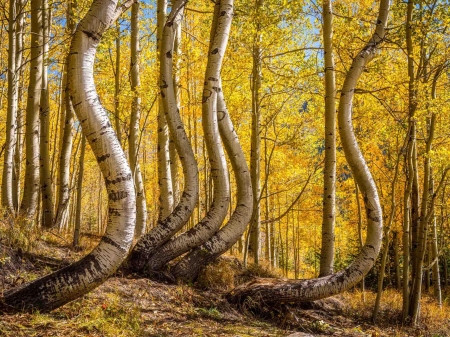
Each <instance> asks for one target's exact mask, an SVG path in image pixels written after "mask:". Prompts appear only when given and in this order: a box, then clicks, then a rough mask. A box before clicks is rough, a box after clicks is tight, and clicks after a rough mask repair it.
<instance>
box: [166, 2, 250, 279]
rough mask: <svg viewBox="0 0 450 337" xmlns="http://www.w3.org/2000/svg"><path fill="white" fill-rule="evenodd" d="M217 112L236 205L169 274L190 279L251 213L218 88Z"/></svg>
mask: <svg viewBox="0 0 450 337" xmlns="http://www.w3.org/2000/svg"><path fill="white" fill-rule="evenodd" d="M230 5H232V3H231V4H230ZM217 114H218V121H219V131H220V135H221V138H222V141H223V144H224V146H225V149H226V151H227V154H228V158H229V159H230V162H231V165H232V166H233V171H234V176H235V179H236V190H237V200H236V208H235V210H234V212H233V214H232V215H231V217H230V219H229V221H228V223H227V224H226V225H225V226H224V227H222V229H221V230H220V231H218V232H217V233H216V234H215V235H214V236H213V237H211V238H210V239H209V240H208V241H207V242H205V243H204V244H203V245H202V246H200V247H197V248H195V249H194V250H193V251H192V252H190V253H189V254H188V255H187V256H186V257H184V258H183V259H182V260H181V261H180V262H178V264H177V265H176V266H175V267H174V268H172V274H173V275H175V276H176V277H177V278H179V279H180V278H181V279H184V280H188V281H192V280H194V279H195V278H196V277H197V275H198V272H199V271H200V269H201V268H202V267H204V266H205V265H206V264H207V263H209V262H211V261H213V260H214V259H216V258H217V257H218V256H220V255H221V254H223V253H224V252H226V251H227V250H228V249H229V248H230V247H231V246H232V245H233V244H234V243H236V241H238V240H239V239H240V238H242V234H243V233H244V231H245V229H246V228H247V224H248V222H249V221H250V218H251V214H252V202H253V196H252V187H251V178H250V172H249V170H248V166H247V162H246V161H245V156H244V153H243V151H242V148H241V145H240V144H239V139H238V136H237V134H236V131H235V129H234V127H233V124H232V122H231V119H230V116H229V114H228V110H227V108H226V105H225V100H224V98H223V92H222V91H219V92H218V100H217Z"/></svg>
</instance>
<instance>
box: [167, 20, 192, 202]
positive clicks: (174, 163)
mask: <svg viewBox="0 0 450 337" xmlns="http://www.w3.org/2000/svg"><path fill="white" fill-rule="evenodd" d="M180 45H181V21H180V22H179V23H178V24H177V27H176V34H175V41H174V46H173V55H174V58H175V62H174V71H173V88H174V92H175V99H176V102H177V103H176V104H177V109H178V110H180V109H181V104H180V76H179V73H180V61H181V48H180ZM189 129H190V128H189ZM169 156H170V174H171V180H172V193H173V202H174V204H177V203H178V202H179V199H180V198H179V195H180V182H179V179H178V154H177V149H176V146H175V142H174V141H173V137H170V139H169Z"/></svg>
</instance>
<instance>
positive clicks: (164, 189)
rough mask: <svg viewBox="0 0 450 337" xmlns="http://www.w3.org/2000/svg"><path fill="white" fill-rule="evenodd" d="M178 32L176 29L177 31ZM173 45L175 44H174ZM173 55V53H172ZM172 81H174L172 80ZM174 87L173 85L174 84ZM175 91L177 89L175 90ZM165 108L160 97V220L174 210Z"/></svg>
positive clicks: (162, 17)
mask: <svg viewBox="0 0 450 337" xmlns="http://www.w3.org/2000/svg"><path fill="white" fill-rule="evenodd" d="M166 11H167V1H166V0H158V1H157V10H156V13H157V16H156V20H157V23H156V25H157V28H156V29H157V31H156V44H157V46H156V49H157V60H159V62H160V63H161V62H163V58H162V55H161V41H162V34H163V28H164V25H165V24H166ZM175 31H176V29H175ZM172 43H173V42H172ZM171 55H173V52H172V51H171ZM171 81H172V80H171ZM172 85H173V83H172ZM174 90H175V89H174ZM164 109H165V107H164V104H163V102H162V98H161V97H160V99H159V101H158V149H157V150H158V185H159V215H158V217H159V218H158V219H159V220H164V219H165V218H167V216H168V215H169V214H170V213H171V212H172V210H173V207H174V205H173V190H172V174H171V171H170V152H169V136H170V135H169V128H168V125H167V121H166V117H165V114H167V112H166V111H164Z"/></svg>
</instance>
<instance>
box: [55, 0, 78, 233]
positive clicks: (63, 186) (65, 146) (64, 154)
mask: <svg viewBox="0 0 450 337" xmlns="http://www.w3.org/2000/svg"><path fill="white" fill-rule="evenodd" d="M76 10H77V0H69V1H68V4H67V12H66V21H67V33H68V34H73V33H74V30H75V22H74V13H75V11H76ZM68 61H69V55H67V57H66V60H65V62H66V64H65V68H66V71H65V72H64V73H63V80H62V83H63V92H62V93H61V101H62V104H63V107H64V119H62V120H61V121H64V122H63V124H62V125H63V126H61V136H62V141H61V144H60V155H59V170H58V206H57V209H56V216H55V226H56V227H58V228H59V229H62V228H64V227H65V225H66V223H67V221H68V210H69V203H70V195H71V190H70V158H71V153H72V147H73V122H74V117H75V115H74V111H73V106H72V102H71V100H70V96H69V93H68V81H67V69H68Z"/></svg>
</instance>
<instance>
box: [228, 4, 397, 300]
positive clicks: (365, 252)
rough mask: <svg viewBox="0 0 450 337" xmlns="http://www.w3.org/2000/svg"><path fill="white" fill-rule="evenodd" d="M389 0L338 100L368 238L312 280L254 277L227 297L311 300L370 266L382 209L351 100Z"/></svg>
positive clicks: (376, 248)
mask: <svg viewBox="0 0 450 337" xmlns="http://www.w3.org/2000/svg"><path fill="white" fill-rule="evenodd" d="M389 6H390V1H389V0H381V3H380V9H379V14H378V20H377V26H376V30H375V33H374V34H373V35H372V37H371V39H370V41H369V42H368V43H367V44H366V46H365V47H364V48H363V49H362V50H361V51H360V52H359V53H358V55H357V56H356V57H355V59H354V60H353V62H352V65H351V67H350V70H349V71H348V73H347V76H346V78H345V81H344V84H343V88H342V91H341V99H340V102H339V115H338V122H339V130H340V136H341V140H342V145H343V148H344V152H345V157H346V159H347V162H348V164H349V166H350V168H351V170H352V172H353V175H354V177H355V180H356V182H357V183H358V186H359V187H360V189H361V193H362V194H363V197H364V205H365V208H366V214H367V221H368V224H367V238H366V243H365V245H364V247H363V248H362V250H361V252H360V253H359V254H358V255H357V256H356V258H355V260H354V261H353V262H352V263H351V264H350V265H349V266H348V267H347V268H345V269H344V270H342V271H340V272H338V273H335V274H332V275H329V276H325V277H321V278H317V279H312V280H303V281H301V280H270V279H257V280H255V281H253V282H250V283H248V284H244V285H241V286H239V287H237V288H235V289H234V290H233V291H232V292H231V293H230V294H228V298H229V300H230V301H232V302H242V301H244V300H245V299H246V298H248V297H251V298H253V300H256V301H259V300H261V302H262V303H267V304H270V303H280V302H300V301H314V300H317V299H320V298H325V297H328V296H332V295H335V294H338V293H340V292H342V291H344V290H345V289H348V288H349V287H352V286H354V285H356V284H357V283H358V282H359V281H361V279H362V278H363V276H364V275H365V274H366V273H367V272H368V271H369V270H370V269H371V268H372V267H373V264H374V261H375V259H376V257H377V256H378V253H379V251H380V246H381V238H382V228H383V226H382V212H381V206H380V201H379V198H378V192H377V189H376V185H375V182H374V181H373V178H372V176H371V174H370V171H369V168H368V167H367V165H366V163H365V161H364V158H363V156H362V153H361V151H360V149H359V147H358V144H357V141H356V138H355V135H354V132H353V124H352V118H351V117H352V100H353V95H354V88H355V87H356V83H357V81H358V79H359V77H360V76H361V74H362V72H363V71H364V68H365V66H366V65H367V63H368V62H369V61H370V60H371V59H372V58H373V57H374V56H375V54H376V52H377V50H378V48H377V47H378V45H379V44H380V43H382V41H383V39H384V35H385V26H386V22H387V17H388V13H389Z"/></svg>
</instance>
